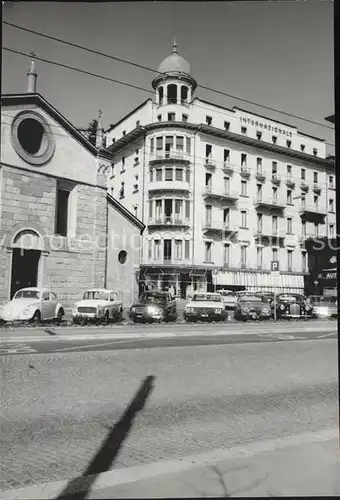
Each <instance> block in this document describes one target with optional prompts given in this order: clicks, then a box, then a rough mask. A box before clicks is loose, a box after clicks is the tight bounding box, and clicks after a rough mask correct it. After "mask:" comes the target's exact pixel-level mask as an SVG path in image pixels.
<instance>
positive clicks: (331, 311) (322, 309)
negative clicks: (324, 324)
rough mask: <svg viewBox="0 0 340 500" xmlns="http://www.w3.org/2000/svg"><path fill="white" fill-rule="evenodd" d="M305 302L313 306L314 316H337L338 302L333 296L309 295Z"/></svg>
mask: <svg viewBox="0 0 340 500" xmlns="http://www.w3.org/2000/svg"><path fill="white" fill-rule="evenodd" d="M307 303H308V304H310V305H311V306H312V307H313V310H312V316H313V317H314V318H337V317H338V302H337V300H336V298H335V297H323V296H322V295H310V296H309V297H308V298H307Z"/></svg>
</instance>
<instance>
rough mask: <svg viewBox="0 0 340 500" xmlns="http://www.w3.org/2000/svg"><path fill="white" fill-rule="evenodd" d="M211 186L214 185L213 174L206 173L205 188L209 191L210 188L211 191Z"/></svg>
mask: <svg viewBox="0 0 340 500" xmlns="http://www.w3.org/2000/svg"><path fill="white" fill-rule="evenodd" d="M211 185H212V174H210V173H206V174H205V187H206V188H208V189H209V188H210V189H211Z"/></svg>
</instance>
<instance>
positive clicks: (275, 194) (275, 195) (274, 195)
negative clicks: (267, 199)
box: [273, 187, 278, 203]
mask: <svg viewBox="0 0 340 500" xmlns="http://www.w3.org/2000/svg"><path fill="white" fill-rule="evenodd" d="M277 192H278V191H277V188H276V187H273V202H274V203H277Z"/></svg>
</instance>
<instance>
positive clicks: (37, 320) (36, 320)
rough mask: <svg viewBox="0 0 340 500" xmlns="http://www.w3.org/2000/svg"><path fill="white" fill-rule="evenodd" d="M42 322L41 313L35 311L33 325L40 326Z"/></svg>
mask: <svg viewBox="0 0 340 500" xmlns="http://www.w3.org/2000/svg"><path fill="white" fill-rule="evenodd" d="M40 322H41V314H40V311H35V313H34V314H33V317H32V319H31V323H32V324H34V325H38V324H39V323H40Z"/></svg>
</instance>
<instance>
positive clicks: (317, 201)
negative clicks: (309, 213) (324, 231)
mask: <svg viewBox="0 0 340 500" xmlns="http://www.w3.org/2000/svg"><path fill="white" fill-rule="evenodd" d="M314 207H315V209H316V210H318V208H319V197H318V196H314Z"/></svg>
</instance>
